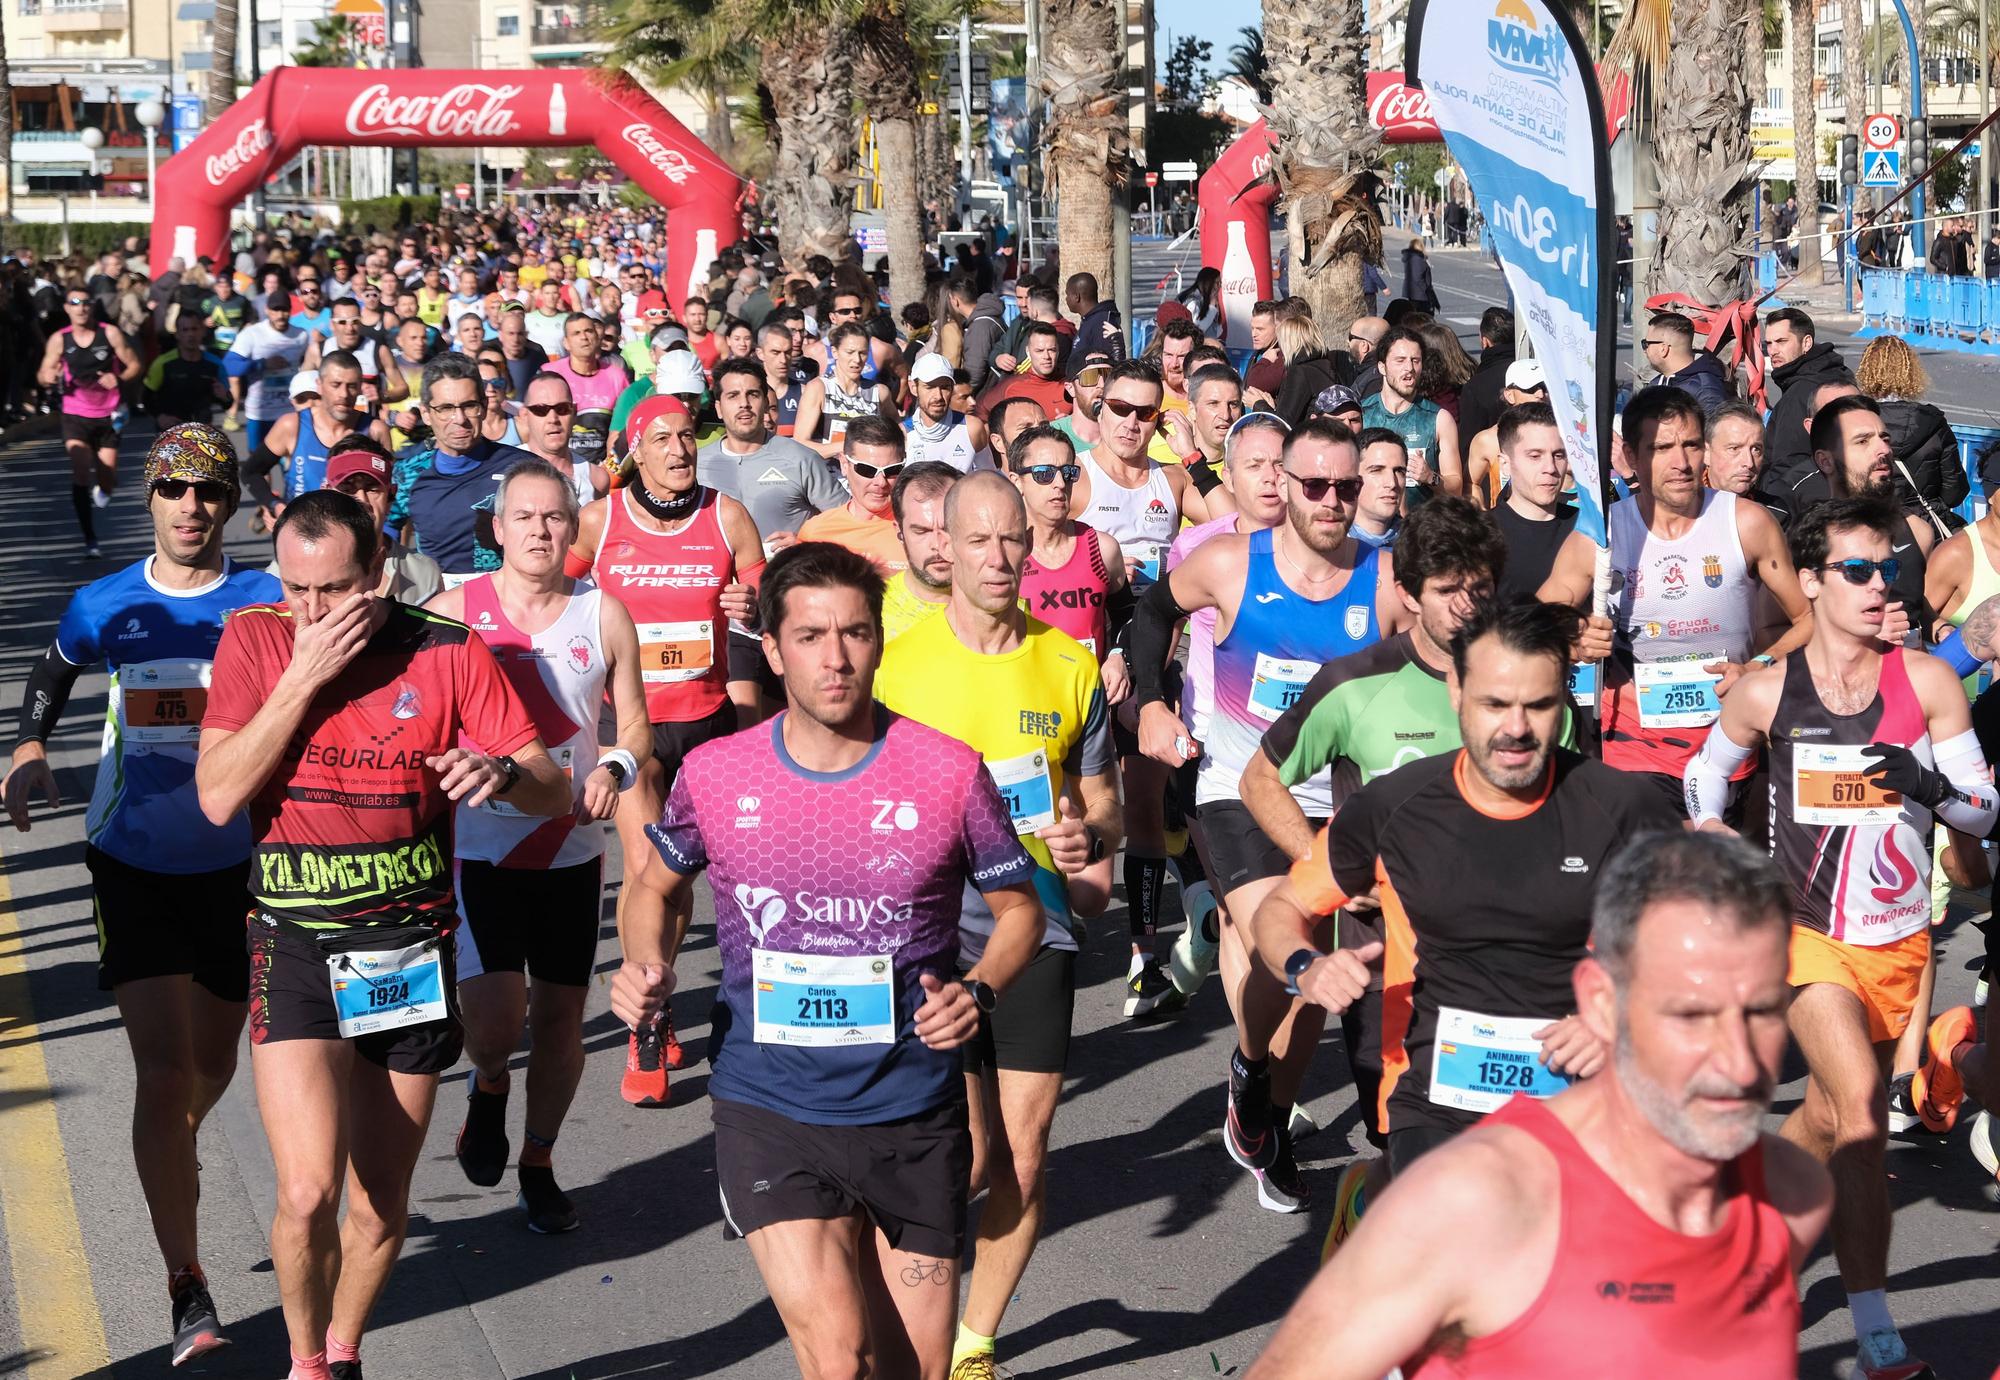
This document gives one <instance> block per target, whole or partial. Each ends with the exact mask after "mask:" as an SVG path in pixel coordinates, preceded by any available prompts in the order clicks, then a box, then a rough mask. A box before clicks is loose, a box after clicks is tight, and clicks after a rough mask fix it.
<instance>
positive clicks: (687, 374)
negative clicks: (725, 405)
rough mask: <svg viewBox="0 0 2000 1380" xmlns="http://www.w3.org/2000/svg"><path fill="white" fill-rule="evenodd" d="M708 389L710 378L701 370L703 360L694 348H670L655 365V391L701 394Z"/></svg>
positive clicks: (677, 394)
mask: <svg viewBox="0 0 2000 1380" xmlns="http://www.w3.org/2000/svg"><path fill="white" fill-rule="evenodd" d="M707 391H708V379H707V378H706V377H704V376H703V374H702V372H701V361H700V360H699V359H697V358H696V357H695V353H694V351H692V350H684V349H683V350H669V351H667V352H666V353H665V354H663V355H661V356H660V362H659V363H658V364H655V365H654V366H653V392H655V393H657V394H662V395H664V394H669V393H671V394H674V395H675V396H686V395H687V394H690V393H692V394H694V395H695V396H696V397H699V396H701V395H702V394H703V393H706V392H707Z"/></svg>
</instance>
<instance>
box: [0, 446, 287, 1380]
mask: <svg viewBox="0 0 2000 1380" xmlns="http://www.w3.org/2000/svg"><path fill="white" fill-rule="evenodd" d="M145 477H146V489H147V498H146V505H147V508H148V510H149V511H150V512H151V514H152V519H153V554H152V555H150V556H148V557H147V558H146V559H144V560H142V561H138V562H136V563H135V564H133V565H130V566H127V567H126V568H125V569H123V570H121V571H119V572H118V573H117V574H115V575H108V576H106V577H105V578H103V579H101V580H97V581H94V582H92V583H90V584H87V585H85V586H84V587H83V588H82V589H79V590H78V591H77V592H76V593H75V595H74V596H72V597H71V599H70V601H69V606H68V608H67V609H65V610H64V612H63V616H62V621H61V623H59V624H58V625H57V627H56V638H55V642H54V643H53V645H51V646H50V647H49V649H48V651H47V652H46V653H44V655H43V657H42V660H41V662H40V663H39V664H38V665H37V666H36V667H35V668H34V669H33V670H32V671H31V672H30V673H29V675H28V685H27V692H26V695H25V697H24V699H23V701H22V706H21V728H20V736H19V742H18V743H17V744H16V746H15V748H14V755H13V763H12V768H11V770H10V771H9V772H8V775H7V782H6V787H5V795H6V802H7V813H8V815H9V817H10V818H11V819H12V820H13V824H14V827H15V828H16V829H18V830H20V831H21V832H22V833H26V832H27V831H28V829H29V813H28V807H29V801H30V799H31V797H32V796H34V795H41V796H43V797H45V798H46V799H47V800H48V803H49V806H50V808H52V809H54V808H59V807H60V806H61V804H62V800H61V798H60V797H59V796H58V794H57V792H56V783H55V777H54V775H53V774H52V773H51V771H50V769H49V764H48V749H47V743H48V740H49V735H50V734H51V733H53V732H54V731H55V727H56V722H57V721H58V720H59V719H60V718H61V717H62V711H63V707H64V705H66V704H67V703H68V701H69V696H70V692H71V691H72V690H73V689H74V688H75V686H76V682H77V680H78V678H79V677H81V676H82V675H83V672H84V670H85V668H87V667H89V666H92V665H94V664H95V663H97V662H98V661H103V662H105V663H106V664H107V665H108V666H109V668H110V671H111V687H110V692H109V694H110V712H109V714H108V715H107V716H106V728H105V733H104V745H103V753H102V757H101V758H100V760H99V763H98V769H97V782H96V786H95V788H94V789H93V791H92V793H91V802H90V813H89V817H88V820H87V822H86V832H87V835H88V842H87V843H86V845H85V848H84V864H85V866H87V867H88V868H89V869H90V878H91V890H92V894H93V897H94V900H93V908H94V909H95V912H96V917H97V944H98V960H97V981H98V986H99V987H101V988H103V989H105V990H107V991H109V992H110V993H111V994H112V999H113V1000H114V1001H115V1002H116V1003H117V1004H118V1013H119V1015H120V1017H121V1018H122V1019H123V1020H124V1022H125V1033H126V1034H127V1036H128V1037H130V1039H131V1043H132V1062H133V1066H134V1070H135V1073H136V1075H137V1077H136V1079H135V1083H134V1104H133V1108H132V1154H133V1159H134V1160H135V1161H136V1163H137V1167H138V1171H139V1186H140V1189H141V1190H142V1191H143V1192H144V1193H145V1195H146V1209H147V1212H148V1214H149V1215H150V1216H151V1218H152V1223H153V1235H154V1238H155V1240H156V1241H157V1242H158V1244H159V1248H160V1254H161V1256H162V1257H163V1258H164V1259H165V1262H166V1269H167V1293H168V1296H169V1299H170V1308H171V1316H172V1327H173V1351H172V1360H173V1363H174V1364H175V1365H180V1364H181V1363H182V1362H184V1361H188V1360H191V1359H193V1358H194V1357H196V1356H199V1355H201V1354H203V1353H204V1352H207V1351H212V1350H214V1349H215V1348H216V1347H219V1346H222V1345H224V1344H225V1343H226V1341H227V1339H226V1338H225V1337H224V1336H223V1334H222V1327H221V1324H220V1323H219V1322H218V1321H217V1319H216V1314H215V1304H214V1302H213V1300H211V1299H210V1297H209V1293H208V1283H207V1280H206V1278H205V1277H204V1275H203V1274H202V1268H201V1261H200V1251H199V1250H198V1249H197V1239H196V1238H197V1232H196V1219H195V1204H196V1202H197V1200H198V1199H199V1198H200V1196H201V1185H200V1180H199V1178H198V1177H197V1175H198V1172H199V1168H200V1166H199V1165H198V1164H197V1163H196V1160H195V1135H196V1132H197V1131H198V1130H199V1128H200V1126H201V1123H202V1119H203V1118H204V1117H206V1116H207V1115H208V1112H209V1109H210V1108H212V1107H214V1106H215V1104H216V1103H217V1102H218V1101H219V1100H220V1099H221V1097H222V1093H223V1090H224V1089H225V1088H227V1087H228V1086H229V1080H230V1078H231V1076H232V1075H233V1074H234V1073H235V1071H236V1049H237V1041H238V1040H239V1039H240V1038H241V1036H242V1033H243V1018H244V1014H245V1012H246V1011H247V1010H248V1007H247V1006H246V1005H245V1003H246V1002H247V1001H248V999H249V995H250V960H249V957H248V956H247V955H246V954H245V953H244V951H243V918H244V916H245V915H246V914H247V913H248V911H249V908H250V893H249V881H250V868H249V863H250V833H249V828H248V825H247V824H246V823H245V821H244V819H243V816H242V815H240V814H238V815H237V816H236V817H235V818H233V819H231V820H230V821H229V822H228V823H227V824H221V825H215V824H209V823H207V822H206V821H204V820H203V819H202V817H201V811H200V808H199V806H198V804H197V802H196V800H195V789H194V762H195V742H196V739H197V737H198V735H199V734H200V732H201V716H202V708H203V705H204V703H205V701H206V698H207V694H208V679H209V666H210V663H211V662H212V660H213V659H214V656H215V647H216V643H217V642H218V641H220V640H221V637H222V620H223V618H224V617H225V616H227V615H228V614H229V613H230V611H232V610H234V609H239V608H241V607H243V606H244V605H245V604H256V603H262V602H266V601H269V600H274V599H277V598H278V597H279V596H280V591H279V588H278V582H277V581H276V580H275V579H273V578H272V577H271V576H269V575H267V574H265V573H264V572H263V571H261V570H247V569H245V568H243V567H241V566H239V565H237V564H236V563H235V562H233V561H231V560H230V559H229V558H228V557H227V556H225V555H224V554H223V553H222V540H223V528H224V526H225V524H227V522H228V521H229V516H230V514H231V513H233V512H234V511H235V510H236V503H237V495H238V493H239V492H240V489H239V477H238V472H237V464H236V449H235V447H234V446H233V445H232V444H231V443H230V441H229V438H228V437H226V436H224V435H223V434H222V433H221V432H220V431H217V430H216V429H215V428H214V427H210V426H204V425H201V424H200V423H190V424H187V425H183V426H176V427H170V428H169V429H167V430H166V431H163V432H161V433H160V436H159V438H158V439H157V440H155V441H154V442H153V445H152V448H151V450H150V451H149V452H148V453H147V456H146V475H145Z"/></svg>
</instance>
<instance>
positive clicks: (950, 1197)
mask: <svg viewBox="0 0 2000 1380" xmlns="http://www.w3.org/2000/svg"><path fill="white" fill-rule="evenodd" d="M711 1105H712V1107H713V1109H714V1110H713V1116H714V1119H715V1174H716V1181H717V1186H718V1187H719V1188H720V1190H721V1193H722V1222H723V1227H722V1234H723V1237H724V1239H725V1240H726V1239H728V1238H729V1237H731V1236H748V1235H749V1234H750V1233H751V1232H754V1231H760V1230H762V1229H763V1228H765V1227H769V1226H775V1225H777V1224H778V1223H780V1222H804V1221H814V1222H825V1221H834V1220H836V1219H838V1218H842V1217H846V1216H849V1215H851V1214H852V1213H854V1212H857V1211H859V1212H865V1213H866V1214H867V1215H868V1218H869V1220H871V1221H872V1222H873V1223H874V1224H875V1225H876V1226H877V1227H879V1228H880V1229H881V1231H882V1234H883V1235H884V1236H886V1237H887V1238H888V1239H889V1244H890V1245H891V1246H894V1247H895V1248H896V1249H897V1250H901V1251H908V1252H910V1253H911V1254H913V1255H927V1256H935V1257H937V1258H938V1259H941V1260H957V1259H958V1258H959V1256H960V1255H962V1254H963V1253H964V1251H965V1190H966V1180H967V1178H968V1177H969V1176H970V1175H971V1173H972V1138H971V1137H970V1136H969V1135H968V1134H967V1133H966V1129H965V1102H964V1101H963V1099H961V1098H956V1097H954V1098H953V1099H952V1100H951V1101H949V1102H947V1103H945V1104H944V1105H943V1106H941V1107H937V1108H935V1109H933V1110H931V1111H928V1112H923V1113H920V1114H918V1115H916V1116H913V1117H905V1118H904V1119H903V1120H901V1121H890V1122H883V1123H881V1124H879V1125H874V1126H815V1125H810V1124H808V1123H805V1122H799V1121H794V1120H792V1119H791V1118H790V1117H788V1116H781V1115H779V1114H778V1113H777V1112H773V1111H769V1110H767V1109H765V1108H763V1107H753V1106H751V1105H750V1104H749V1103H747V1102H731V1101H729V1100H727V1099H725V1098H716V1099H714V1101H713V1102H712V1104H711Z"/></svg>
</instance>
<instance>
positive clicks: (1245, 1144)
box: [1222, 1058, 1278, 1174]
mask: <svg viewBox="0 0 2000 1380" xmlns="http://www.w3.org/2000/svg"><path fill="white" fill-rule="evenodd" d="M1228 1099H1229V1108H1228V1111H1227V1113H1226V1114H1225V1115H1224V1116H1223V1119H1222V1148H1223V1149H1225V1150H1227V1151H1228V1152H1229V1158H1230V1159H1232V1160H1235V1161H1236V1162H1237V1163H1238V1164H1240V1165H1242V1166H1243V1167H1244V1168H1245V1169H1247V1170H1249V1171H1250V1172H1251V1173H1253V1174H1254V1173H1258V1172H1260V1171H1262V1170H1265V1169H1269V1168H1270V1167H1271V1165H1272V1164H1273V1163H1274V1162H1275V1161H1276V1160H1277V1158H1278V1137H1277V1135H1276V1133H1275V1131H1274V1129H1273V1128H1272V1126H1271V1075H1270V1073H1269V1072H1268V1071H1266V1072H1264V1073H1258V1074H1250V1075H1247V1076H1246V1075H1244V1074H1243V1073H1242V1072H1241V1071H1240V1070H1239V1069H1238V1068H1237V1066H1236V1060H1235V1059H1234V1058H1232V1059H1231V1060H1230V1061H1229V1094H1228Z"/></svg>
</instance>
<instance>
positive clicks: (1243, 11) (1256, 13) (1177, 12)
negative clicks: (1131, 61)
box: [1153, 0, 1264, 67]
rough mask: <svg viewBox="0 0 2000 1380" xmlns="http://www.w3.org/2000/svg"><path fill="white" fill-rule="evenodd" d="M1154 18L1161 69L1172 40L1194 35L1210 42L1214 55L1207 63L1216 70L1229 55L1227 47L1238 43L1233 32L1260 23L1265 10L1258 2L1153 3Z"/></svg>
mask: <svg viewBox="0 0 2000 1380" xmlns="http://www.w3.org/2000/svg"><path fill="white" fill-rule="evenodd" d="M1153 18H1154V20H1155V21H1156V22H1157V24H1158V34H1157V38H1156V40H1155V41H1156V42H1157V43H1158V44H1159V49H1158V51H1159V54H1160V58H1159V60H1160V63H1161V65H1162V66H1163V67H1164V65H1165V63H1166V60H1167V54H1168V53H1169V52H1171V51H1172V44H1171V39H1174V38H1179V37H1180V36H1181V35H1182V34H1193V35H1194V36H1195V37H1196V38H1205V39H1207V40H1208V41H1209V42H1210V43H1213V44H1214V45H1215V52H1214V53H1213V54H1212V55H1211V57H1210V61H1211V62H1212V63H1213V64H1214V65H1215V66H1218V67H1219V66H1221V65H1222V63H1223V61H1224V60H1225V59H1226V57H1227V55H1228V53H1229V46H1230V45H1231V44H1232V43H1234V42H1236V40H1237V34H1236V31H1237V30H1238V29H1240V28H1242V27H1243V26H1244V25H1245V24H1261V23H1263V18H1264V10H1263V6H1262V4H1261V3H1253V4H1222V5H1218V4H1217V3H1215V0H1153Z"/></svg>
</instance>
